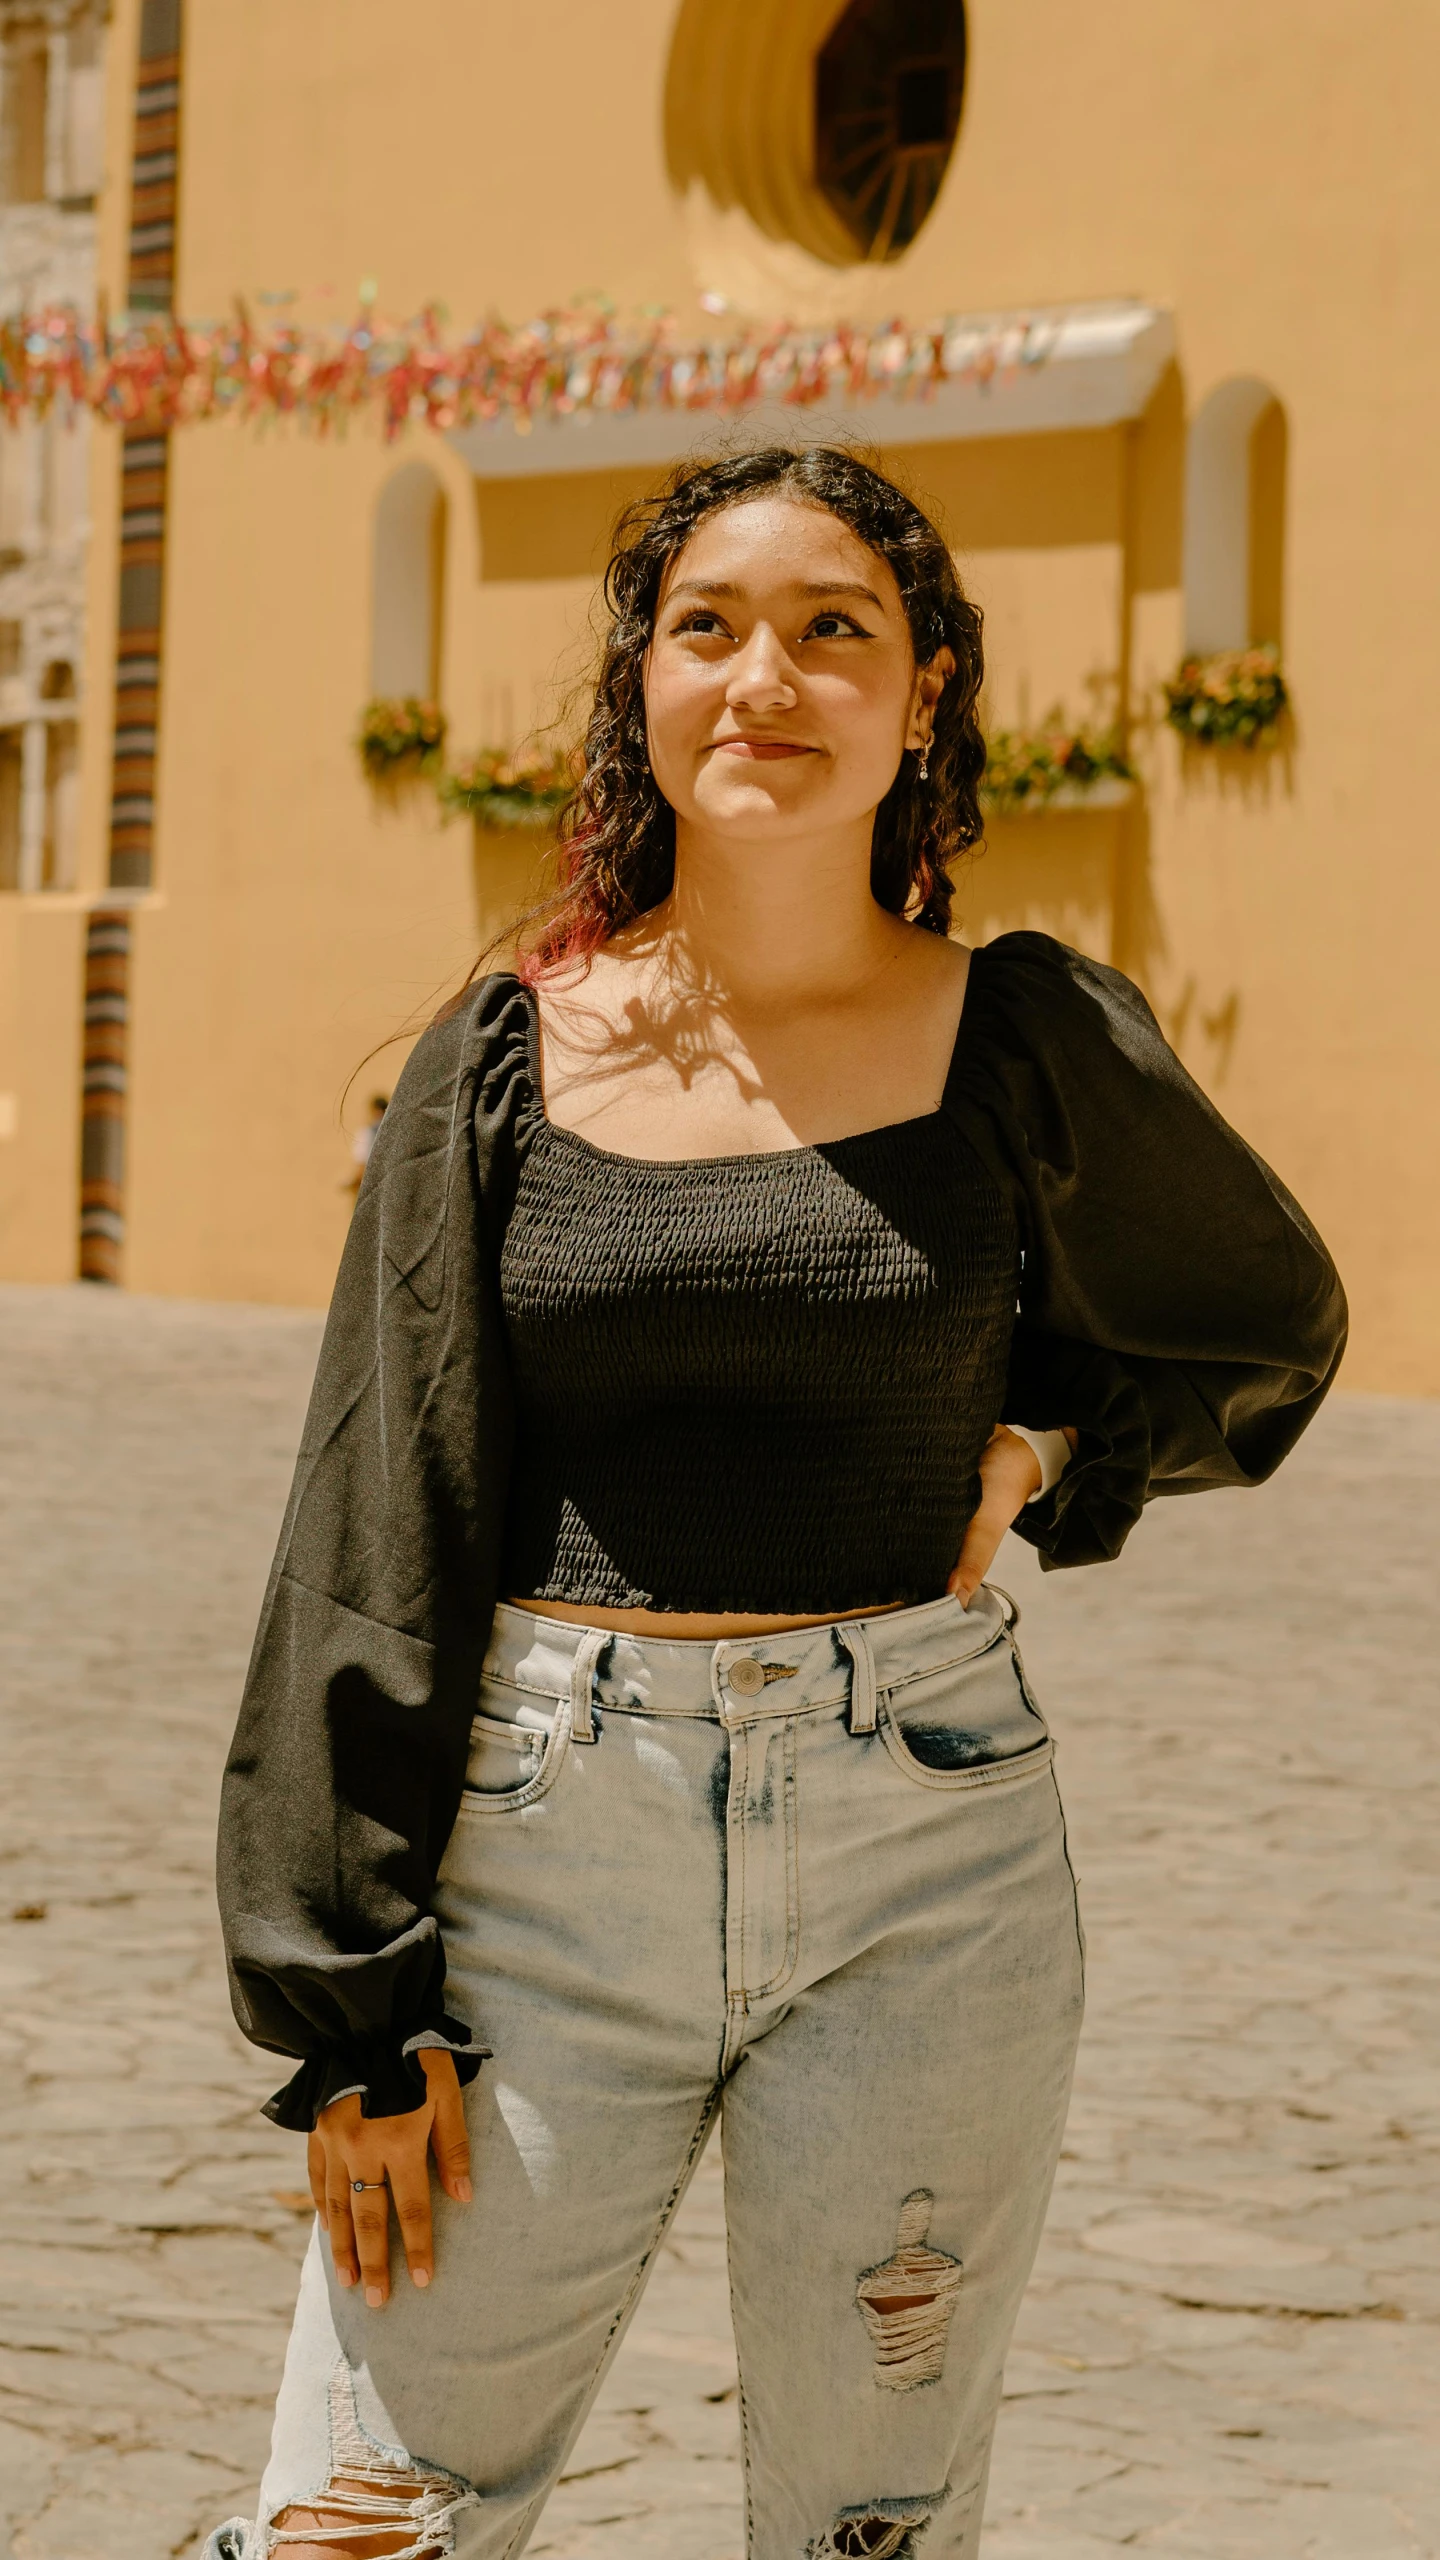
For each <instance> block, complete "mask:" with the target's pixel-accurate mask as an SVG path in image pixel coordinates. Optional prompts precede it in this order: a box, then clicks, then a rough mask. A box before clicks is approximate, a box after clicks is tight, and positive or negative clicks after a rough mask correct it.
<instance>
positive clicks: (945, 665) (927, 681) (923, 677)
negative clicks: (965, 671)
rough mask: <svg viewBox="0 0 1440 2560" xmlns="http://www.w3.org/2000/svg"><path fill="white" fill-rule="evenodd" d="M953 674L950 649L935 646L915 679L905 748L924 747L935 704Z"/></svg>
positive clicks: (952, 658)
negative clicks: (933, 651) (935, 648)
mask: <svg viewBox="0 0 1440 2560" xmlns="http://www.w3.org/2000/svg"><path fill="white" fill-rule="evenodd" d="M954 673H955V656H954V652H953V650H950V649H937V650H936V652H935V655H934V657H933V658H932V659H931V660H930V663H929V665H928V666H926V667H922V668H921V669H920V671H919V673H918V674H917V676H916V678H915V695H914V700H913V701H912V703H911V706H910V734H909V736H908V737H907V739H906V741H905V743H906V745H907V746H908V747H923V746H924V744H925V741H926V739H927V738H928V737H929V735H930V732H931V729H932V728H933V727H934V724H935V705H936V703H937V702H938V701H939V699H940V696H941V694H942V693H943V692H944V690H945V687H946V685H947V684H948V683H949V681H950V678H951V677H952V676H953V674H954Z"/></svg>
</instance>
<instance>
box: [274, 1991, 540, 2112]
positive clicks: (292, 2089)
mask: <svg viewBox="0 0 1440 2560" xmlns="http://www.w3.org/2000/svg"><path fill="white" fill-rule="evenodd" d="M422 2053H449V2054H453V2055H454V2058H455V2074H456V2078H457V2079H458V2080H459V2082H460V2086H461V2087H462V2089H463V2088H466V2087H468V2085H469V2083H470V2082H471V2081H472V2080H473V2079H474V2078H475V2076H476V2073H477V2072H478V2071H479V2068H480V2065H481V2063H482V2062H485V2061H488V2059H489V2056H490V2047H489V2045H488V2044H477V2043H476V2041H475V2038H474V2036H473V2035H472V2033H471V2031H470V2029H469V2028H468V2027H467V2026H463V2025H462V2024H461V2022H460V2020H459V2019H458V2018H443V2017H442V2018H436V2019H434V2020H432V2022H431V2024H430V2025H429V2026H428V2027H419V2028H417V2029H416V2030H415V2032H414V2033H413V2034H412V2035H409V2036H407V2037H406V2038H405V2041H404V2042H403V2043H399V2042H397V2041H396V2038H395V2037H394V2036H390V2037H388V2038H385V2037H379V2036H377V2037H374V2038H373V2039H372V2038H369V2037H367V2038H366V2039H364V2040H363V2041H361V2040H359V2039H357V2040H356V2041H355V2042H353V2043H351V2044H343V2045H327V2046H326V2047H325V2048H324V2050H323V2051H322V2052H320V2053H314V2054H311V2056H310V2058H309V2060H308V2061H306V2062H302V2063H301V2065H300V2068H299V2070H298V2071H297V2072H296V2074H295V2077H294V2079H293V2080H289V2081H287V2082H286V2084H285V2087H284V2088H283V2089H277V2090H276V2092H275V2095H274V2097H273V2098H271V2099H270V2100H269V2101H268V2103H267V2104H266V2105H265V2106H264V2107H263V2108H262V2110H261V2113H262V2114H263V2115H267V2116H268V2117H269V2118H270V2121H271V2123H272V2124H278V2125H282V2126H283V2127H284V2129H285V2131H286V2132H287V2133H313V2131H314V2129H315V2121H316V2118H317V2117H318V2116H319V2114H320V2112H321V2110H322V2108H324V2107H330V2106H333V2105H334V2103H335V2100H336V2099H337V2098H348V2097H352V2096H355V2095H357V2094H358V2096H359V2099H360V2113H361V2114H362V2116H408V2115H412V2114H413V2113H414V2111H415V2109H416V2108H417V2107H423V2106H424V2104H425V2100H426V2097H427V2095H428V2088H427V2083H426V2079H425V2070H424V2065H423V2064H422V2062H421V2060H420V2056H421V2054H422Z"/></svg>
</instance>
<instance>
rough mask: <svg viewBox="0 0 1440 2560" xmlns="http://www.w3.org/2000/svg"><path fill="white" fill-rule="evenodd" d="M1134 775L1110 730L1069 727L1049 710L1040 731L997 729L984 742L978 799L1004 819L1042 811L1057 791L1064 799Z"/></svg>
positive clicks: (1055, 713)
mask: <svg viewBox="0 0 1440 2560" xmlns="http://www.w3.org/2000/svg"><path fill="white" fill-rule="evenodd" d="M1134 779H1135V776H1134V772H1133V769H1132V768H1131V766H1130V765H1129V764H1128V763H1127V761H1126V758H1125V756H1124V754H1123V753H1122V751H1121V746H1120V740H1119V737H1118V736H1117V734H1116V732H1115V731H1114V730H1113V729H1076V728H1069V727H1066V726H1065V725H1064V724H1063V723H1062V721H1061V719H1060V715H1059V713H1058V712H1053V713H1052V714H1051V716H1050V719H1049V720H1048V721H1047V722H1046V723H1045V725H1044V726H1043V727H1042V728H1040V729H997V730H996V732H995V734H994V736H993V737H992V738H990V739H988V740H987V742H986V751H985V776H984V780H983V781H982V783H981V785H980V798H981V802H982V804H983V806H984V807H985V808H986V810H988V812H989V813H990V815H991V816H992V817H997V818H1010V817H1016V816H1018V815H1019V814H1021V813H1022V812H1024V811H1027V810H1031V809H1043V808H1044V807H1045V806H1046V803H1047V802H1048V801H1051V800H1053V799H1054V798H1055V795H1056V793H1057V792H1058V791H1064V792H1065V793H1066V796H1067V798H1068V797H1069V795H1070V794H1071V793H1072V792H1085V791H1088V790H1091V789H1093V787H1094V785H1095V784H1096V783H1097V782H1133V781H1134Z"/></svg>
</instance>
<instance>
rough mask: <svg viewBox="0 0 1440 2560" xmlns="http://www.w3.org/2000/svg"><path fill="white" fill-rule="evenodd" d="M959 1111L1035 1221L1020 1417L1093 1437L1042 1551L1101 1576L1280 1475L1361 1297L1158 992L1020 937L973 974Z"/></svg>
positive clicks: (992, 948)
mask: <svg viewBox="0 0 1440 2560" xmlns="http://www.w3.org/2000/svg"><path fill="white" fill-rule="evenodd" d="M946 1107H947V1108H948V1109H951V1110H953V1111H954V1112H955V1114H956V1116H957V1117H958V1118H960V1119H961V1121H962V1123H963V1125H964V1126H965V1128H966V1130H967V1134H969V1135H970V1136H971V1138H972V1139H973V1140H974V1142H975V1143H976V1144H977V1145H978V1146H979V1147H980V1149H981V1151H982V1153H984V1154H985V1155H986V1157H987V1160H988V1161H989V1162H990V1164H991V1167H992V1170H994V1171H995V1173H996V1175H997V1178H999V1179H1001V1180H1002V1181H1005V1182H1006V1183H1008V1185H1009V1187H1010V1189H1011V1191H1012V1194H1013V1196H1014V1197H1015V1201H1016V1208H1017V1214H1018V1217H1019V1221H1020V1229H1021V1236H1022V1240H1023V1248H1024V1269H1023V1275H1022V1281H1021V1295H1020V1304H1019V1310H1018V1314H1017V1321H1016V1327H1015V1333H1014V1337H1013V1342H1012V1348H1011V1361H1010V1375H1009V1384H1008V1388H1007V1398H1006V1404H1005V1407H1004V1414H1005V1417H1006V1418H1008V1419H1010V1420H1012V1421H1016V1422H1024V1423H1028V1424H1029V1425H1031V1426H1032V1427H1035V1428H1042V1429H1043V1428H1049V1427H1052V1426H1054V1425H1058V1424H1062V1423H1064V1424H1072V1425H1074V1426H1076V1427H1077V1428H1078V1429H1079V1432H1080V1447H1079V1450H1078V1453H1077V1457H1076V1459H1075V1461H1074V1462H1073V1463H1072V1464H1071V1465H1070V1467H1068V1468H1067V1469H1066V1471H1065V1474H1064V1475H1063V1476H1062V1477H1061V1479H1060V1481H1059V1483H1058V1484H1057V1485H1056V1486H1055V1487H1054V1488H1053V1490H1052V1491H1051V1492H1050V1493H1049V1494H1047V1495H1046V1496H1045V1498H1044V1500H1043V1501H1041V1502H1037V1503H1035V1504H1033V1505H1030V1506H1029V1507H1028V1508H1027V1509H1026V1511H1025V1512H1024V1513H1023V1514H1022V1515H1021V1518H1020V1519H1019V1520H1018V1521H1017V1522H1016V1524H1015V1526H1016V1529H1017V1531H1018V1533H1019V1535H1021V1536H1022V1537H1025V1538H1028V1539H1029V1540H1030V1542H1031V1543H1032V1544H1033V1545H1035V1546H1037V1547H1038V1548H1039V1549H1040V1552H1041V1557H1042V1561H1043V1562H1044V1563H1045V1564H1047V1565H1079V1564H1090V1563H1096V1562H1099V1561H1101V1560H1103V1559H1106V1558H1109V1557H1113V1556H1115V1555H1118V1553H1119V1551H1120V1548H1121V1546H1122V1544H1123V1542H1124V1540H1125V1538H1126V1536H1127V1535H1128V1533H1129V1531H1130V1529H1131V1528H1132V1527H1133V1526H1134V1523H1135V1521H1136V1520H1137V1519H1138V1518H1139V1515H1140V1511H1141V1508H1142V1506H1143V1504H1144V1503H1145V1502H1146V1501H1147V1500H1148V1499H1149V1498H1150V1497H1151V1496H1153V1495H1157V1494H1173V1493H1192V1492H1200V1491H1203V1490H1205V1489H1206V1488H1208V1487H1211V1486H1218V1485H1253V1484H1258V1483H1259V1482H1261V1481H1262V1480H1263V1478H1264V1477H1266V1476H1268V1475H1270V1474H1271V1473H1272V1472H1273V1471H1274V1469H1275V1468H1276V1467H1277V1466H1278V1465H1279V1464H1280V1462H1281V1460H1282V1459H1283V1458H1284V1457H1285V1456H1286V1454H1287V1452H1288V1451H1289V1450H1290V1449H1291V1448H1293V1446H1294V1444H1295V1442H1296V1440H1297V1439H1298V1438H1299V1436H1300V1434H1301V1432H1302V1431H1303V1430H1304V1428H1305V1426H1306V1424H1307V1423H1308V1422H1309V1421H1310V1419H1311V1417H1312V1415H1313V1414H1314V1413H1315V1411H1316V1409H1317V1407H1318V1405H1319V1403H1320V1401H1321V1398H1322V1397H1323V1396H1324V1394H1325V1392H1326V1390H1327V1388H1328V1387H1329V1385H1330V1383H1331V1381H1332V1379H1333V1378H1334V1375H1335V1372H1336V1369H1337V1367H1338V1365H1339V1361H1340V1357H1341V1353H1342V1351H1343V1349H1344V1344H1345V1327H1346V1309H1345V1297H1344V1292H1343V1290H1342V1288H1341V1285H1340V1280H1339V1276H1338V1274H1337V1272H1336V1270H1335V1266H1334V1263H1333V1262H1332V1261H1331V1259H1330V1256H1329V1254H1328V1253H1327V1251H1326V1249H1325V1247H1324V1245H1323V1244H1322V1243H1321V1241H1320V1238H1319V1236H1318V1235H1317V1234H1316V1232H1315V1230H1314V1228H1313V1227H1312V1225H1311V1224H1310V1221H1309V1219H1308V1218H1307V1217H1306V1215H1305V1213H1304V1211H1303V1210H1302V1209H1301V1208H1300V1206H1299V1204H1298V1202H1296V1201H1295V1200H1294V1199H1293V1198H1292V1197H1291V1195H1290V1193H1289V1192H1288V1191H1287V1190H1286V1188H1285V1186H1284V1184H1283V1183H1282V1182H1281V1181H1280V1180H1279V1179H1278V1178H1277V1176H1276V1175H1275V1174H1273V1173H1272V1172H1271V1170H1270V1168H1269V1166H1268V1165H1266V1164H1265V1163H1263V1162H1262V1160H1261V1159H1260V1157H1259V1156H1258V1155H1256V1154H1255V1152H1254V1150H1253V1149H1252V1148H1251V1147H1249V1146H1247V1145H1246V1143H1245V1141H1244V1139H1243V1138H1241V1137H1239V1136H1237V1134H1236V1132H1235V1131H1234V1130H1233V1129H1232V1128H1230V1127H1229V1125H1228V1124H1227V1122H1226V1121H1224V1120H1223V1119H1222V1118H1221V1116H1220V1114H1219V1112H1218V1111H1217V1110H1216V1109H1215V1107H1214V1105H1213V1104H1212V1103H1211V1102H1210V1101H1209V1100H1208V1098H1207V1097H1206V1095H1205V1094H1204V1093H1202V1092H1201V1090H1200V1087H1199V1086H1198V1085H1197V1084H1196V1083H1195V1082H1194V1080H1193V1078H1192V1077H1191V1076H1189V1075H1188V1074H1187V1073H1186V1070H1185V1068H1184V1067H1183V1066H1182V1065H1181V1063H1180V1060H1179V1059H1178V1058H1177V1057H1176V1055H1175V1053H1174V1051H1173V1050H1172V1049H1171V1048H1170V1046H1169V1045H1168V1043H1167V1042H1166V1040H1165V1038H1164V1036H1163V1035H1162V1033H1161V1030H1160V1027H1159V1024H1158V1023H1157V1022H1156V1020H1155V1016H1154V1014H1153V1013H1152V1012H1151V1010H1150V1007H1149V1005H1148V1004H1147V1003H1146V1001H1145V998H1144V997H1143V996H1142V995H1141V993H1140V991H1139V989H1138V987H1136V986H1134V985H1132V983H1131V981H1130V980H1129V979H1128V978H1125V977H1123V976H1122V975H1121V974H1120V972H1119V971H1118V970H1115V969H1110V968H1106V967H1105V966H1103V965H1102V964H1101V963H1100V962H1099V961H1095V960H1090V959H1087V958H1085V957H1084V956H1083V955H1082V954H1081V953H1080V952H1077V951H1072V950H1070V949H1068V948H1067V947H1066V946H1065V945H1064V944H1062V943H1059V942H1054V941H1052V940H1050V938H1049V937H1048V936H1047V935H1044V934H1038V933H1014V934H1006V935H1003V936H1001V937H1000V939H999V940H998V941H996V942H994V943H991V944H989V945H987V946H986V947H985V948H983V949H981V950H979V951H977V952H976V953H975V954H974V956H973V958H972V962H971V979H970V985H969V988H968V990H967V994H966V1002H965V1012H964V1018H963V1020H962V1024H961V1034H960V1039H959V1041H958V1043H957V1047H956V1056H955V1064H954V1067H953V1069H952V1072H951V1079H950V1085H949V1087H948V1088H947V1095H946Z"/></svg>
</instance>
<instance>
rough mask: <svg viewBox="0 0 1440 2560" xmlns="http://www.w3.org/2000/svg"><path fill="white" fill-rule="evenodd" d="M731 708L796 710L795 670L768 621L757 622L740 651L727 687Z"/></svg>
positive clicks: (727, 697)
mask: <svg viewBox="0 0 1440 2560" xmlns="http://www.w3.org/2000/svg"><path fill="white" fill-rule="evenodd" d="M725 699H726V702H727V703H728V704H729V706H730V709H731V710H732V711H793V710H794V708H795V705H796V703H797V701H798V700H799V692H798V688H797V686H796V683H795V671H794V669H793V667H792V666H791V664H790V661H789V659H788V657H787V656H786V654H785V651H784V649H783V647H782V645H781V642H780V639H779V636H778V634H777V633H776V632H775V631H773V630H772V629H771V627H770V625H769V623H768V622H757V623H756V625H755V628H754V630H753V631H752V632H751V634H750V637H749V639H748V640H747V641H746V642H745V645H744V647H743V648H742V649H741V650H740V651H739V652H738V654H737V656H736V658H735V661H734V664H733V665H732V667H731V670H730V678H729V682H728V683H727V685H726V687H725Z"/></svg>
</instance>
